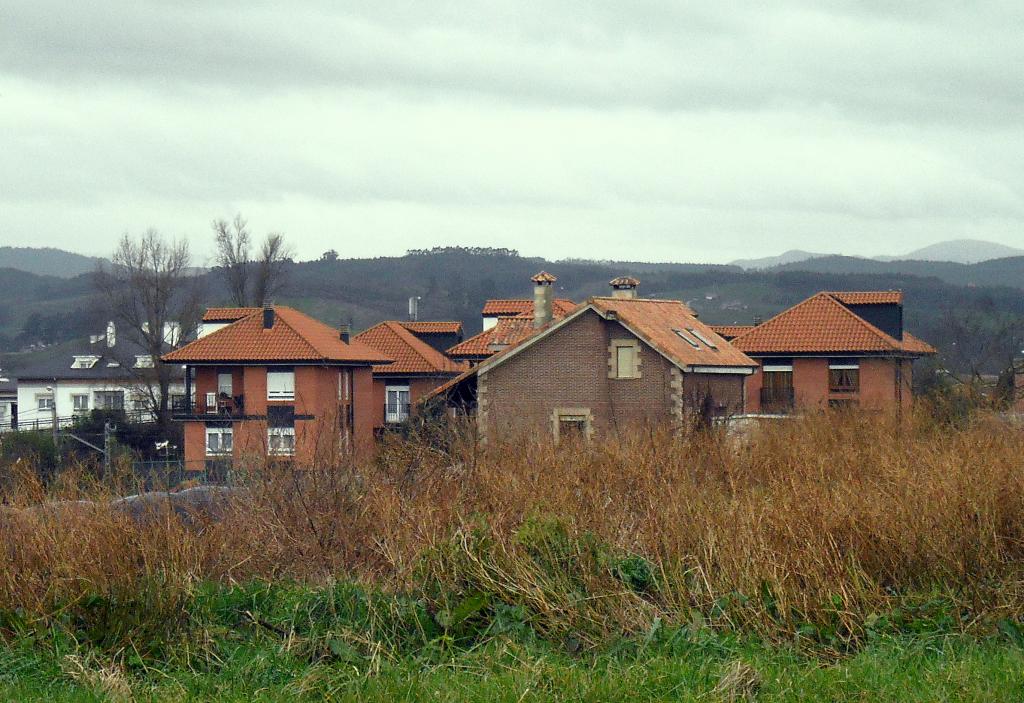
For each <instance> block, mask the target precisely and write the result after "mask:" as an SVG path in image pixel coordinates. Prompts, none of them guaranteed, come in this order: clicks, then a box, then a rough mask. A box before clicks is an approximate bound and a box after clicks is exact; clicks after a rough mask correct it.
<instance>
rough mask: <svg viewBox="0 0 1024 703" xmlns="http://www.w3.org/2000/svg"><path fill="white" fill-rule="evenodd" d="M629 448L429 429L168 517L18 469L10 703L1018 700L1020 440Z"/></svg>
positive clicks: (8, 573)
mask: <svg viewBox="0 0 1024 703" xmlns="http://www.w3.org/2000/svg"><path fill="white" fill-rule="evenodd" d="M413 434H414V435H415V433H413ZM620 434H621V436H620V438H618V439H614V440H609V441H605V442H599V443H594V444H592V445H589V446H561V447H558V448H552V447H551V446H549V445H548V444H547V443H544V442H540V441H535V440H533V439H531V438H524V439H523V440H522V441H520V442H513V443H509V444H505V445H500V446H497V445H490V446H487V447H481V446H479V445H478V444H477V443H476V442H474V441H473V440H472V438H471V437H470V436H469V435H468V434H467V433H463V432H459V431H458V429H457V428H447V429H443V428H442V429H439V428H436V427H428V428H424V429H423V430H422V435H421V436H413V437H412V438H410V439H406V440H401V441H399V440H396V441H394V442H393V443H390V444H389V445H388V446H387V447H386V448H385V449H384V451H383V452H382V453H381V454H380V456H378V457H376V458H374V459H373V460H362V461H359V462H355V463H353V462H349V461H347V460H344V459H343V458H340V457H339V459H338V461H337V462H336V465H334V466H325V467H318V468H317V469H314V470H306V471H302V472H296V471H293V470H291V469H287V468H282V467H274V466H257V465H251V466H249V467H248V472H247V474H246V475H245V476H241V477H240V487H239V488H237V489H234V490H232V491H231V492H229V493H226V494H225V495H224V496H222V497H221V498H219V499H218V500H216V501H214V502H213V503H211V504H207V505H204V506H199V507H200V508H201V509H199V510H197V512H195V513H194V514H191V515H187V516H185V518H184V519H183V518H182V517H181V516H180V515H178V514H176V513H173V512H171V511H169V510H167V509H166V506H163V505H162V504H160V503H157V504H155V505H153V506H151V509H149V510H147V511H146V512H144V513H137V514H135V515H134V516H128V515H126V514H124V513H121V512H117V511H114V510H112V509H111V508H110V507H109V506H108V504H107V502H106V499H107V498H109V497H111V496H114V495H118V494H123V493H124V491H126V490H127V487H126V486H124V485H119V482H118V480H117V477H112V478H109V479H107V480H105V481H102V482H101V481H96V480H93V479H90V478H89V476H88V471H85V470H83V471H68V472H66V473H65V474H63V475H62V476H61V477H60V478H59V479H58V480H57V481H56V482H55V483H53V484H51V485H48V486H42V485H40V484H39V483H38V482H36V481H34V480H33V479H32V478H31V476H32V472H31V471H30V467H26V466H24V465H16V466H10V467H4V469H3V471H5V474H4V475H3V477H2V478H3V481H4V486H5V489H4V490H5V502H6V507H4V508H3V509H2V510H0V540H2V545H3V546H2V549H3V550H4V554H3V558H4V564H3V570H2V572H0V636H2V637H3V638H4V640H5V641H6V643H7V646H6V649H5V650H4V651H3V653H2V654H0V697H7V698H13V699H17V698H26V697H31V696H38V697H41V698H47V697H57V696H59V695H65V696H66V697H69V698H71V699H74V698H75V696H81V699H83V700H88V699H89V696H95V695H100V696H103V695H105V696H108V697H109V696H112V697H115V698H116V697H118V696H121V697H130V696H132V695H134V696H136V697H143V698H146V697H156V698H165V697H169V698H179V699H180V698H189V697H194V698H207V697H215V696H220V697H225V698H239V699H248V698H251V697H253V696H255V695H256V694H257V693H259V692H260V691H262V693H261V694H260V695H263V696H264V698H267V699H278V698H282V697H302V696H307V697H310V698H313V699H315V698H320V697H323V696H334V697H345V696H351V697H353V698H356V699H370V700H372V699H374V698H375V697H376V699H380V700H391V699H396V698H398V699H401V698H413V699H416V698H430V699H432V700H466V699H468V700H474V699H479V700H545V699H550V698H558V697H559V696H560V697H561V698H563V699H565V700H576V699H580V698H584V699H586V698H590V699H591V700H603V699H616V698H619V699H623V700H626V699H644V698H646V699H649V700H662V699H668V700H677V699H683V700H686V699H688V698H697V697H701V698H702V699H707V697H708V696H710V697H711V699H712V700H714V699H717V698H726V699H728V698H736V697H739V696H744V695H748V696H759V697H760V698H761V699H764V700H776V699H777V700H805V699H806V700H812V699H815V697H816V695H819V694H820V695H823V696H824V697H829V698H833V699H842V698H847V697H849V698H853V699H859V696H860V694H861V693H863V692H864V691H873V692H874V696H875V697H882V698H885V697H890V698H901V699H915V698H917V699H922V700H929V699H934V698H936V697H942V696H941V695H935V694H936V692H937V691H940V690H941V691H944V692H945V695H946V697H954V698H956V697H964V696H966V697H969V698H980V699H985V698H987V699H990V700H1002V699H1004V698H1007V697H1014V696H1016V697H1019V696H1020V695H1021V694H1022V693H1024V674H1021V673H1019V672H1021V671H1022V670H1024V667H1022V664H1024V649H1021V647H1022V645H1024V624H1022V623H1024V621H1022V616H1024V561H1022V556H1024V541H1022V537H1024V472H1022V462H1024V432H1022V431H1021V430H1020V429H1017V428H1015V427H1014V426H1012V425H1009V424H1007V423H1005V422H1004V421H1002V420H1000V419H999V418H996V417H977V418H975V419H974V420H973V421H972V422H970V423H969V424H967V425H966V426H963V427H959V428H954V427H951V426H949V425H947V424H943V423H939V422H936V421H935V420H933V419H932V418H931V417H930V416H929V415H927V414H925V413H921V414H919V415H916V416H915V417H912V418H904V419H903V420H902V421H898V420H897V419H896V418H893V417H883V416H878V415H869V414H856V413H841V414H836V415H821V416H816V417H810V418H805V419H803V420H800V421H793V422H785V423H778V424H775V425H771V426H767V427H764V428H761V429H752V430H751V431H749V432H747V433H744V434H741V435H736V434H731V435H730V434H725V433H723V432H718V431H712V432H701V431H694V432H691V433H687V434H684V435H683V436H673V435H670V434H669V433H667V432H664V431H661V430H659V429H655V428H632V429H631V430H630V431H628V432H627V431H623V432H622V433H620ZM521 696H522V698H521Z"/></svg>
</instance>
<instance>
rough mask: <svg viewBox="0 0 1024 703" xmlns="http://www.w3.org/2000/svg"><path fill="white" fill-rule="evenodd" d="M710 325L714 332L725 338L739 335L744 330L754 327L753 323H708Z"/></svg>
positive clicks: (747, 330)
mask: <svg viewBox="0 0 1024 703" xmlns="http://www.w3.org/2000/svg"><path fill="white" fill-rule="evenodd" d="M710 327H711V329H713V330H714V331H715V333H716V334H719V335H721V336H722V337H724V338H725V339H727V340H728V339H734V338H736V337H739V336H740V335H741V334H743V333H744V332H749V331H750V330H752V329H754V326H753V325H710Z"/></svg>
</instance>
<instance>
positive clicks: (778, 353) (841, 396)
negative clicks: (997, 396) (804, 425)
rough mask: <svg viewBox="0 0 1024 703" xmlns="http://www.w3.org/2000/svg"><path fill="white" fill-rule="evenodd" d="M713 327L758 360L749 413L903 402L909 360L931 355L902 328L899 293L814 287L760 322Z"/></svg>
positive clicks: (908, 390)
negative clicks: (811, 292)
mask: <svg viewBox="0 0 1024 703" xmlns="http://www.w3.org/2000/svg"><path fill="white" fill-rule="evenodd" d="M715 329H716V331H717V332H718V333H719V334H721V335H722V336H723V337H725V338H726V339H729V340H730V341H731V342H732V344H733V346H735V347H736V348H737V349H739V350H741V351H743V352H744V353H745V354H746V355H747V356H749V357H751V358H752V359H754V360H755V361H756V362H757V363H758V369H757V371H756V373H754V374H753V375H752V376H750V377H749V378H748V379H747V390H746V398H747V403H746V410H747V412H749V413H765V414H785V413H789V412H791V411H793V410H794V409H799V408H825V407H830V406H831V407H839V406H845V405H859V406H863V407H869V408H881V407H886V406H893V405H895V406H897V407H906V406H907V405H909V404H910V402H911V399H912V398H911V380H912V368H911V367H912V363H913V361H914V359H917V358H919V357H922V356H927V355H931V354H934V353H935V349H933V348H932V347H931V346H929V345H928V344H926V343H925V342H922V341H921V340H919V339H917V338H916V337H914V336H913V335H912V334H910V333H909V332H907V331H906V330H904V329H903V294H902V293H901V292H900V291H854V292H822V293H818V294H816V295H813V296H811V297H810V298H808V299H807V300H804V301H803V302H801V303H798V304H797V305H794V306H793V307H791V308H789V309H788V310H785V311H783V312H781V313H779V314H778V315H776V316H775V317H773V318H771V319H770V320H767V321H765V322H763V323H761V324H758V325H750V326H743V325H729V326H716V327H715Z"/></svg>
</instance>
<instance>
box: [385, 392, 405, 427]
mask: <svg viewBox="0 0 1024 703" xmlns="http://www.w3.org/2000/svg"><path fill="white" fill-rule="evenodd" d="M385 397H386V405H385V407H384V421H385V422H403V421H404V420H407V419H409V410H410V408H409V386H387V387H386V388H385Z"/></svg>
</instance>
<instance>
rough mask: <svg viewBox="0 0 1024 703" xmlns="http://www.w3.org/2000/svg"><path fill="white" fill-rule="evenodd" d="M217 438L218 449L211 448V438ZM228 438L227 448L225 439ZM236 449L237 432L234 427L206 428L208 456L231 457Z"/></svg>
mask: <svg viewBox="0 0 1024 703" xmlns="http://www.w3.org/2000/svg"><path fill="white" fill-rule="evenodd" d="M212 436H216V437H217V438H218V439H217V449H215V450H212V449H211V448H210V437H212ZM225 437H227V439H228V441H227V445H228V446H227V447H226V448H225V446H224V444H225V443H224V438H225ZM234 448H235V432H234V428H232V427H207V428H206V456H229V455H230V454H231V453H232V451H233V450H234Z"/></svg>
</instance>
